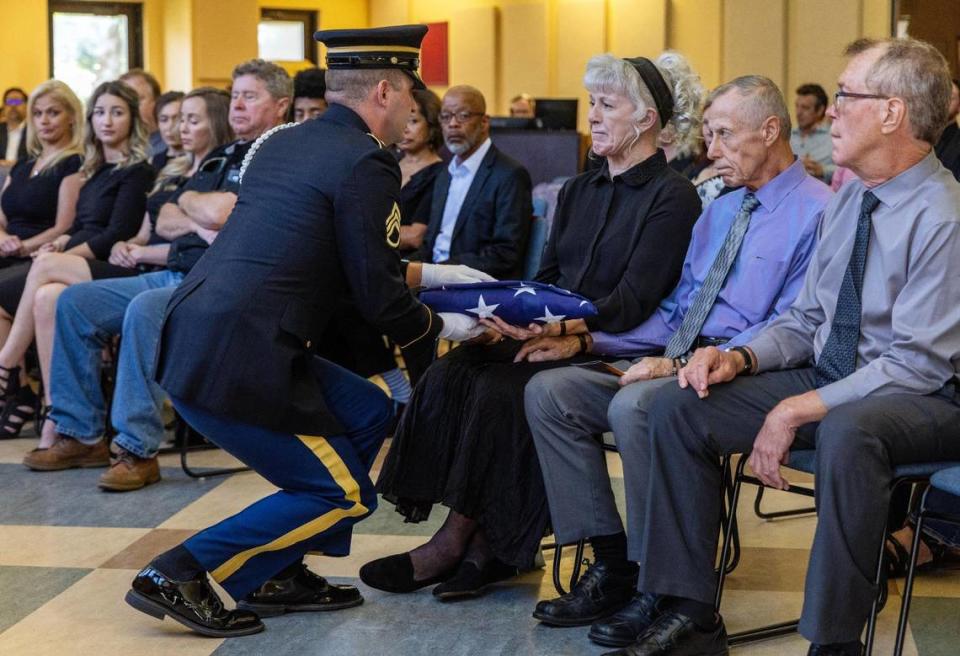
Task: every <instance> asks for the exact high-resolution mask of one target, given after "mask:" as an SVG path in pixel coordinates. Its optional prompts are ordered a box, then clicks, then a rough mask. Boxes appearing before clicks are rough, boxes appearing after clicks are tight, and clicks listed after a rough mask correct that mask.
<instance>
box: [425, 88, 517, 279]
mask: <svg viewBox="0 0 960 656" xmlns="http://www.w3.org/2000/svg"><path fill="white" fill-rule="evenodd" d="M440 124H441V126H442V128H443V139H444V141H445V142H446V145H447V148H448V149H449V150H450V152H451V153H453V155H454V157H453V159H452V160H451V161H450V165H449V166H448V167H447V170H446V171H441V172H440V174H439V175H438V176H437V181H436V183H435V184H434V194H433V205H432V207H431V211H430V223H429V225H428V227H427V233H426V236H425V237H424V240H423V244H422V245H421V247H420V250H419V251H418V252H417V253H416V256H415V257H414V258H411V259H417V260H421V261H423V262H434V263H437V264H440V263H446V264H465V265H467V266H469V267H473V268H474V269H479V270H480V271H483V272H484V273H488V274H490V275H491V276H493V277H494V278H499V279H501V280H502V279H510V278H518V277H519V276H520V272H521V271H522V268H523V256H524V255H525V253H526V246H527V236H528V235H529V233H530V217H531V215H532V213H533V209H532V199H531V195H530V194H531V184H530V174H529V173H527V170H526V169H525V168H523V166H521V165H520V164H519V163H517V162H516V161H514V160H513V159H511V158H509V157H507V156H506V155H504V154H503V153H502V152H500V151H499V150H498V149H497V147H496V146H494V145H493V143H492V142H491V141H490V118H489V117H488V116H487V103H486V101H485V100H484V98H483V94H481V93H480V91H478V90H477V89H474V88H473V87H469V86H456V87H451V88H450V89H449V90H448V91H447V93H446V94H444V96H443V105H442V107H441V110H440Z"/></svg>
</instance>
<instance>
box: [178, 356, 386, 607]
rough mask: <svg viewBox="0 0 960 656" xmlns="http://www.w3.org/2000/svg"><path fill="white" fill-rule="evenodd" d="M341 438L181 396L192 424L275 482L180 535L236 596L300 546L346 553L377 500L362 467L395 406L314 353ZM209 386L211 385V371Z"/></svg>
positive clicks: (181, 408) (295, 556)
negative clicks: (223, 411)
mask: <svg viewBox="0 0 960 656" xmlns="http://www.w3.org/2000/svg"><path fill="white" fill-rule="evenodd" d="M312 367H313V372H314V375H315V376H316V378H317V381H318V382H319V383H320V386H321V388H322V389H323V398H324V401H326V403H327V407H329V408H330V410H331V412H333V413H334V415H335V416H336V418H337V419H338V420H339V421H340V423H341V424H342V425H343V429H344V432H343V433H342V434H340V435H326V436H320V435H299V434H293V433H284V432H280V431H275V430H270V429H269V428H263V427H260V426H253V425H250V424H244V423H241V422H238V421H234V420H232V419H230V418H228V417H222V416H219V415H214V414H212V413H210V412H208V411H206V410H204V409H202V408H198V407H195V406H193V405H191V404H190V403H189V402H187V401H184V400H182V399H177V398H174V399H173V404H174V406H175V407H176V409H177V411H178V412H179V413H180V414H181V415H182V416H183V418H184V419H186V420H187V422H189V424H190V425H191V426H193V427H194V428H195V429H197V430H198V431H200V432H201V433H202V434H203V435H205V436H206V437H207V438H209V439H210V441H212V442H214V443H215V444H217V445H218V446H220V447H222V448H223V449H224V450H225V451H227V452H229V453H230V454H232V455H233V456H234V457H236V458H237V459H238V460H240V461H242V462H243V463H244V464H246V465H249V466H250V467H251V468H253V469H254V471H256V472H257V473H258V474H260V475H261V476H263V477H264V478H265V479H267V480H268V481H270V482H271V483H273V484H274V485H276V486H277V487H278V488H280V490H279V491H277V492H275V493H273V494H271V495H269V496H267V497H264V498H263V499H260V500H259V501H257V502H256V503H254V504H252V505H250V506H247V507H246V508H244V509H243V510H241V511H240V512H239V513H237V514H236V515H234V516H232V517H228V518H227V519H224V520H223V521H221V522H220V523H218V524H215V525H214V526H211V527H210V528H207V529H204V530H202V531H200V532H199V533H197V534H196V535H194V536H193V537H191V538H190V539H188V540H187V541H186V542H184V543H183V544H184V546H185V547H186V548H187V550H189V551H190V553H191V554H193V556H194V558H196V559H197V562H199V563H200V564H201V565H202V566H203V568H204V569H205V570H207V571H208V572H210V574H211V576H213V578H214V579H215V580H216V581H217V582H218V583H220V584H221V585H222V586H223V587H224V589H226V591H227V592H229V593H230V596H232V597H233V598H234V599H237V600H239V599H242V598H243V597H245V596H246V595H247V594H248V593H250V592H251V591H253V590H256V589H257V588H259V587H260V585H261V584H263V582H264V581H266V580H268V579H269V578H270V577H272V576H273V575H274V574H276V573H277V572H279V571H280V570H282V569H283V568H284V567H286V566H288V565H290V564H291V563H293V562H296V561H298V560H300V559H301V558H303V556H304V554H306V553H307V552H308V551H314V552H317V551H319V552H321V553H323V554H325V555H328V556H344V555H346V554H348V553H349V552H350V537H351V534H352V528H353V525H354V524H356V523H357V522H359V521H360V520H362V519H363V518H364V517H367V516H368V515H369V514H370V513H372V512H373V511H374V509H375V508H376V506H377V493H376V490H375V489H374V486H373V482H372V481H371V480H370V476H369V473H368V472H369V471H370V467H371V466H373V461H374V458H376V456H377V452H378V451H379V450H380V446H381V445H382V444H383V439H384V437H386V435H387V427H388V426H389V425H390V420H391V419H392V418H393V406H392V404H391V402H390V400H389V399H388V398H387V396H386V394H384V393H383V392H382V391H381V390H380V388H379V387H377V386H376V385H374V384H373V383H371V382H370V381H368V380H365V379H363V378H361V377H360V376H357V375H356V374H353V373H350V372H349V371H347V370H346V369H344V368H343V367H339V366H337V365H335V364H333V363H332V362H328V361H326V360H323V359H321V358H314V359H313V361H312ZM210 383H211V384H214V385H215V384H216V383H217V375H216V372H211V373H210Z"/></svg>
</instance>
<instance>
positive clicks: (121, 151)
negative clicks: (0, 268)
mask: <svg viewBox="0 0 960 656" xmlns="http://www.w3.org/2000/svg"><path fill="white" fill-rule="evenodd" d="M137 103H138V100H137V94H136V93H135V92H134V91H133V89H131V88H130V87H128V86H127V85H126V84H124V83H123V82H104V83H103V84H101V85H100V86H98V87H97V88H96V90H94V92H93V96H92V97H91V98H90V102H89V104H88V105H87V134H86V149H85V157H84V162H83V167H82V168H81V169H80V176H81V178H82V180H83V186H82V187H81V189H80V193H79V196H78V198H77V211H76V217H75V218H74V222H73V226H72V227H71V228H70V230H69V231H68V232H67V233H65V234H63V235H60V236H59V237H57V238H56V239H54V240H53V241H51V242H49V243H47V244H44V245H43V246H42V247H41V248H40V249H39V255H38V256H37V257H36V259H35V260H34V261H33V263H32V264H23V265H20V266H17V267H11V268H9V269H6V270H5V271H4V272H3V273H2V274H0V343H2V345H3V348H2V349H0V396H2V397H3V398H4V400H5V407H4V412H3V416H2V421H0V438H4V437H11V436H16V434H17V433H19V430H20V427H21V426H22V425H23V423H24V422H25V421H26V420H27V419H29V418H31V417H32V415H33V408H32V403H31V402H32V401H33V393H32V392H30V391H29V390H30V388H29V386H26V385H23V384H22V383H24V382H25V381H24V380H23V378H22V377H21V371H20V367H19V366H18V364H17V363H18V362H19V360H20V358H21V357H22V355H23V353H24V352H25V351H26V349H27V347H28V346H29V345H30V342H31V341H33V337H34V326H35V323H34V314H33V312H34V301H35V295H36V294H37V293H38V292H37V290H38V289H41V288H42V289H44V290H45V291H44V292H43V293H46V294H50V293H56V294H59V293H60V292H61V291H62V290H63V289H64V288H65V287H66V286H67V285H73V284H76V283H80V282H87V281H89V280H97V279H99V278H112V277H118V276H133V275H137V274H138V273H139V271H138V270H137V269H129V268H125V267H119V266H115V265H113V264H110V263H109V262H107V259H108V258H109V256H110V251H111V248H112V247H113V245H114V244H115V243H116V242H118V241H125V240H127V239H130V238H131V237H133V236H134V235H136V234H137V231H138V229H139V228H140V225H141V221H142V219H143V216H144V211H145V209H146V205H147V192H149V191H150V188H151V186H152V185H153V181H154V177H155V175H156V174H155V171H154V170H153V167H152V166H150V163H149V161H148V159H147V133H146V130H145V129H144V126H143V123H142V122H141V120H140V114H139V108H138V104H137ZM53 283H58V284H53Z"/></svg>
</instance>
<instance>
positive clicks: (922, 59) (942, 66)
mask: <svg viewBox="0 0 960 656" xmlns="http://www.w3.org/2000/svg"><path fill="white" fill-rule="evenodd" d="M874 48H883V49H884V50H883V53H882V54H881V55H880V56H879V57H878V58H877V60H876V61H875V62H874V63H873V66H871V67H870V70H869V71H868V72H867V76H866V83H867V89H868V90H869V91H871V92H873V93H877V94H880V95H884V96H890V97H896V98H901V99H902V100H903V102H904V104H906V106H907V116H908V117H909V119H910V127H911V129H912V132H913V136H914V137H916V138H917V139H921V140H922V141H925V142H927V143H928V144H931V145H933V144H935V143H937V141H938V140H939V139H940V134H941V133H942V132H943V128H944V127H946V125H947V120H948V113H949V109H948V106H949V105H950V93H951V88H950V87H951V85H952V84H953V82H952V81H951V80H950V69H949V67H948V65H947V60H946V59H944V57H943V55H942V54H940V52H939V51H938V50H937V49H936V48H934V47H933V46H932V45H930V44H929V43H927V42H926V41H920V40H918V39H910V38H897V39H894V38H890V39H858V40H857V41H854V42H853V43H851V44H850V45H849V46H847V48H846V50H845V51H844V54H845V55H847V56H848V57H853V56H856V55H859V54H862V53H864V52H866V51H868V50H873V49H874Z"/></svg>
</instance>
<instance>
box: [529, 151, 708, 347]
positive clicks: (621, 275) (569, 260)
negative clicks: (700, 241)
mask: <svg viewBox="0 0 960 656" xmlns="http://www.w3.org/2000/svg"><path fill="white" fill-rule="evenodd" d="M699 215H700V198H699V196H697V192H696V190H695V189H694V187H693V184H691V182H690V181H689V180H687V179H686V178H684V177H683V176H681V175H680V174H679V173H677V172H676V171H674V170H673V169H671V168H670V167H669V166H668V165H667V159H666V157H665V156H664V154H663V151H662V150H658V151H657V153H656V154H655V155H652V156H651V157H649V158H647V159H646V160H644V161H643V162H641V163H639V164H637V165H636V166H634V167H633V168H631V169H628V170H627V171H624V172H623V173H621V174H620V175H617V176H614V177H613V179H611V178H610V173H609V169H608V165H607V163H606V161H604V162H603V166H602V167H601V168H600V169H598V170H596V171H590V172H587V173H582V174H580V175H578V176H577V177H575V178H572V179H570V180H568V181H567V183H566V184H565V185H564V186H563V189H561V190H560V195H559V198H558V199H557V210H556V213H555V215H554V219H553V227H552V229H551V232H550V237H549V239H548V241H547V246H546V249H545V250H544V254H543V260H542V262H541V265H540V271H539V273H538V274H537V277H536V280H538V281H540V282H546V283H550V284H553V285H557V286H558V287H562V288H564V289H569V290H570V291H574V292H577V293H578V294H581V295H583V296H585V297H587V298H589V299H591V300H593V303H594V305H596V306H597V309H598V310H599V314H598V315H597V316H596V317H592V318H590V319H588V320H587V326H588V327H589V328H590V330H602V331H604V332H610V333H618V332H623V331H625V330H629V329H630V328H633V327H634V326H637V325H639V324H640V323H642V322H643V321H644V320H645V319H646V318H647V317H649V316H650V314H652V313H653V311H654V310H655V309H656V308H657V306H658V305H659V304H660V301H661V300H662V299H663V298H665V297H666V296H667V295H668V294H669V293H670V292H671V291H672V290H673V288H674V286H675V285H676V284H677V281H678V280H679V279H680V272H681V268H682V266H683V259H684V256H685V255H686V252H687V246H688V245H689V243H690V234H691V231H692V230H693V224H694V223H695V222H696V220H697V217H698V216H699Z"/></svg>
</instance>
